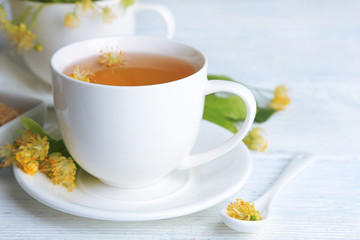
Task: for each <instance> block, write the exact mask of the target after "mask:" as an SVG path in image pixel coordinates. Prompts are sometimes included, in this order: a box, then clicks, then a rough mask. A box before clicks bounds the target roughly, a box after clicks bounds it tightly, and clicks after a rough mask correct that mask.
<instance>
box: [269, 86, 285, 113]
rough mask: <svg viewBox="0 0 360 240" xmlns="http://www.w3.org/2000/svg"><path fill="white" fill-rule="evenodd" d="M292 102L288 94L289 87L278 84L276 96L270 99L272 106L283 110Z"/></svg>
mask: <svg viewBox="0 0 360 240" xmlns="http://www.w3.org/2000/svg"><path fill="white" fill-rule="evenodd" d="M289 103H290V98H289V96H288V95H287V88H286V87H285V86H284V85H281V86H277V87H276V88H275V91H274V98H273V99H272V100H271V101H270V105H269V106H270V107H271V108H273V109H275V110H282V109H284V108H285V107H286V106H287V105H289Z"/></svg>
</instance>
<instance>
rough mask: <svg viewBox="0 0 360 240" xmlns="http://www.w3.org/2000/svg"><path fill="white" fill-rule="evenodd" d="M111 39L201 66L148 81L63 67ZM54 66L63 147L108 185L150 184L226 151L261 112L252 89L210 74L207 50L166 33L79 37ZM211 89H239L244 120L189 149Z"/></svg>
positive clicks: (115, 43) (128, 49) (123, 47)
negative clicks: (104, 81) (101, 80)
mask: <svg viewBox="0 0 360 240" xmlns="http://www.w3.org/2000/svg"><path fill="white" fill-rule="evenodd" d="M109 46H112V47H114V48H118V49H121V50H123V51H125V52H141V53H152V54H160V55H161V54H163V55H167V56H170V57H176V58H179V59H183V60H186V61H187V62H189V63H190V64H192V65H193V66H194V67H195V69H196V72H195V73H194V74H192V75H190V76H187V77H185V78H182V79H178V80H176V81H171V82H167V83H162V84H155V85H146V86H109V85H101V84H94V83H87V82H83V81H79V80H75V79H73V78H70V77H69V76H67V75H65V74H64V71H65V69H68V68H69V67H71V63H74V62H77V61H80V60H82V59H86V58H87V57H89V56H96V55H99V51H100V50H101V49H106V47H109ZM50 65H51V68H52V70H53V93H54V103H55V110H56V113H57V117H58V121H59V125H60V130H61V134H62V136H63V139H64V142H65V145H66V147H67V148H68V150H69V152H70V154H71V155H72V157H73V158H74V159H75V161H76V162H77V163H78V164H79V165H80V166H81V167H82V168H83V169H84V170H86V171H87V172H89V173H90V174H92V175H93V176H95V177H97V178H99V179H100V180H101V181H103V182H104V183H106V184H109V185H111V186H117V187H121V188H136V187H145V186H149V185H151V184H154V183H156V182H158V181H160V180H161V179H162V178H164V177H165V176H166V175H168V174H170V173H171V172H172V171H174V170H175V169H189V168H192V167H195V166H198V165H201V164H204V163H206V162H208V161H211V160H213V159H215V158H217V157H219V156H220V155H222V154H225V153H226V152H228V151H230V150H231V149H232V148H233V147H235V146H236V145H237V144H239V143H240V142H241V140H242V139H243V137H244V136H245V135H246V133H247V132H248V130H249V129H250V127H251V125H252V123H253V120H254V117H255V113H256V103H255V99H254V97H253V95H252V94H251V92H250V91H249V90H248V89H247V88H245V87H244V86H243V85H241V84H238V83H234V82H230V81H221V80H212V81H208V80H207V60H206V58H205V56H204V54H202V53H201V52H200V51H198V50H196V49H195V48H192V47H190V46H188V45H185V44H182V43H178V42H175V41H172V40H168V39H164V38H155V37H135V36H123V37H113V38H98V39H92V40H86V41H81V42H78V43H74V44H71V45H68V46H66V47H63V48H62V49H60V50H59V51H57V52H56V53H55V54H54V56H53V57H52V59H51V62H50ZM214 92H229V93H233V94H236V95H238V96H240V97H241V98H242V99H243V101H244V102H245V104H246V107H247V113H246V119H245V121H244V123H243V125H242V126H241V128H240V129H239V131H238V132H237V133H236V134H234V135H233V136H232V137H231V138H229V140H228V141H226V142H225V143H222V144H221V145H219V146H217V147H214V148H213V149H211V150H208V151H206V152H202V153H198V154H196V155H190V154H189V153H190V150H191V148H192V147H193V144H194V142H195V139H196V136H197V133H198V129H199V126H200V122H201V119H202V115H203V110H204V100H205V95H207V94H211V93H214ZM213 137H214V138H217V136H216V135H214V136H213Z"/></svg>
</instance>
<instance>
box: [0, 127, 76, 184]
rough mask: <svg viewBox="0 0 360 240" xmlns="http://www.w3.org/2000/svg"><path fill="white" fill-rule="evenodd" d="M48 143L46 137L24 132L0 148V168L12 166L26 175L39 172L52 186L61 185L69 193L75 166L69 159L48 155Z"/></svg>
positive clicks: (56, 153) (60, 155)
mask: <svg viewBox="0 0 360 240" xmlns="http://www.w3.org/2000/svg"><path fill="white" fill-rule="evenodd" d="M49 149H50V142H49V141H48V138H47V136H44V137H41V136H40V135H39V134H38V133H31V132H30V131H28V130H26V131H25V133H24V134H23V135H21V136H20V137H18V138H16V139H15V141H14V143H13V144H7V145H5V146H0V159H1V158H2V161H1V162H0V167H9V166H11V165H12V164H16V166H17V167H18V168H20V169H22V170H23V171H24V172H25V173H26V174H30V175H34V174H36V173H37V172H39V170H40V171H41V172H43V173H45V174H46V175H47V176H48V177H49V178H50V181H52V182H53V183H54V184H61V185H63V186H65V187H66V188H67V189H68V190H69V191H71V190H72V189H73V188H74V187H75V184H74V181H75V175H76V165H75V163H74V161H73V160H72V159H71V157H68V158H66V157H64V156H62V154H61V153H58V152H55V153H51V154H49Z"/></svg>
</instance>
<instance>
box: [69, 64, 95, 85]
mask: <svg viewBox="0 0 360 240" xmlns="http://www.w3.org/2000/svg"><path fill="white" fill-rule="evenodd" d="M73 68H74V71H73V73H71V74H70V75H69V77H71V78H73V79H76V80H80V81H83V82H90V81H91V78H92V76H91V71H90V70H89V69H87V68H86V67H84V69H82V70H81V69H80V67H79V66H74V67H73Z"/></svg>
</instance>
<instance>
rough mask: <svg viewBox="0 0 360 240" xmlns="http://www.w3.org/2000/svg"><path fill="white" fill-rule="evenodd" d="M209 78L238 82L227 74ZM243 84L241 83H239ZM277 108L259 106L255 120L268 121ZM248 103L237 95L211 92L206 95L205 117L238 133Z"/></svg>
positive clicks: (209, 76)
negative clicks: (223, 95)
mask: <svg viewBox="0 0 360 240" xmlns="http://www.w3.org/2000/svg"><path fill="white" fill-rule="evenodd" d="M207 78H208V79H209V80H215V79H218V80H225V81H232V82H237V81H235V80H234V79H232V78H230V77H228V76H225V75H211V74H209V75H208V76H207ZM239 84H241V83H239ZM275 112H276V110H274V109H272V108H268V107H259V105H258V106H257V111H256V116H255V120H254V121H255V122H257V123H263V122H265V121H267V120H268V119H269V118H270V117H271V116H272V115H273V114H274V113H275ZM245 117H246V105H245V103H244V101H243V100H242V99H241V98H240V97H239V96H236V95H231V96H229V97H219V96H217V95H215V94H210V95H207V96H206V97H205V108H204V115H203V119H206V120H208V121H210V122H213V123H215V124H217V125H219V126H221V127H224V128H226V129H228V130H229V131H231V132H233V133H236V132H237V127H236V126H237V125H238V123H239V122H241V121H243V120H245Z"/></svg>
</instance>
